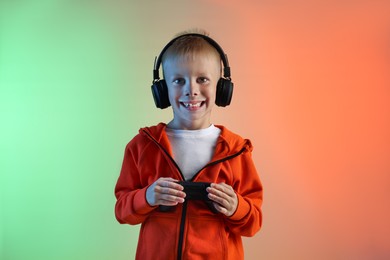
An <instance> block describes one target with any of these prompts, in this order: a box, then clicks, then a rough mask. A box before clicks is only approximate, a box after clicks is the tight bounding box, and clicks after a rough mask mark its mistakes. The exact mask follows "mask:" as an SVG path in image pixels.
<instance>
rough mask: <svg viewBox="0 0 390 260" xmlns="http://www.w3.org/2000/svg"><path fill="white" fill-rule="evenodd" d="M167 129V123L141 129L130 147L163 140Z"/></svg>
mask: <svg viewBox="0 0 390 260" xmlns="http://www.w3.org/2000/svg"><path fill="white" fill-rule="evenodd" d="M165 127H166V124H165V123H159V124H157V125H152V126H145V127H141V128H140V129H139V130H138V134H137V135H135V136H134V137H133V138H132V139H131V140H130V142H129V144H128V146H133V145H135V144H137V145H144V144H146V143H149V142H150V141H152V140H153V139H154V140H157V141H159V140H161V136H162V134H163V132H164V129H165Z"/></svg>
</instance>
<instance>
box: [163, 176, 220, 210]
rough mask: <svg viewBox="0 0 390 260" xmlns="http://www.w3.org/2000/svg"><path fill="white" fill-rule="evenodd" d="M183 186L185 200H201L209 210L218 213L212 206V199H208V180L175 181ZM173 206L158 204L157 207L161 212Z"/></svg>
mask: <svg viewBox="0 0 390 260" xmlns="http://www.w3.org/2000/svg"><path fill="white" fill-rule="evenodd" d="M177 183H178V184H180V185H181V186H183V187H184V190H183V192H184V193H185V194H186V197H185V199H186V200H202V201H204V202H205V203H206V205H207V206H208V207H209V209H210V210H211V212H213V213H218V210H217V209H216V208H215V207H214V205H213V201H212V200H210V199H209V197H208V196H207V195H208V192H207V191H206V189H207V187H210V183H209V182H191V181H179V182H177ZM174 207H175V206H164V205H160V206H159V209H160V211H162V212H169V211H171V210H172V209H173V208H174Z"/></svg>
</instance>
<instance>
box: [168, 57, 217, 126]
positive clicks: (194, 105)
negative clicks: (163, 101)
mask: <svg viewBox="0 0 390 260" xmlns="http://www.w3.org/2000/svg"><path fill="white" fill-rule="evenodd" d="M163 68H164V78H165V81H166V83H167V86H168V96H169V101H170V103H171V105H172V109H173V120H172V121H171V122H170V123H169V124H168V126H169V127H171V128H174V129H187V130H196V129H202V128H207V127H209V126H210V117H211V109H212V108H213V106H214V103H215V93H216V86H217V82H218V80H219V79H220V77H221V72H220V71H221V61H220V59H219V57H216V55H214V54H213V53H209V54H207V53H202V54H198V55H189V56H184V57H178V58H167V60H166V61H165V62H164V65H163Z"/></svg>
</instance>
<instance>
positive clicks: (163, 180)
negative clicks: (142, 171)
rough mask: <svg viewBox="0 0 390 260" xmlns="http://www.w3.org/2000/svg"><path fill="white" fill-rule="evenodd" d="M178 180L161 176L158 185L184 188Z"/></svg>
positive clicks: (178, 188)
mask: <svg viewBox="0 0 390 260" xmlns="http://www.w3.org/2000/svg"><path fill="white" fill-rule="evenodd" d="M177 182H178V180H175V179H173V178H160V179H159V180H158V181H157V185H158V186H161V187H168V188H172V189H176V190H183V189H184V188H183V186H181V185H180V184H178V183H177Z"/></svg>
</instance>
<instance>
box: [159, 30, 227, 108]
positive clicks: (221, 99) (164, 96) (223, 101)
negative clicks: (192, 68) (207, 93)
mask: <svg viewBox="0 0 390 260" xmlns="http://www.w3.org/2000/svg"><path fill="white" fill-rule="evenodd" d="M186 36H196V37H201V38H203V39H204V40H206V41H207V42H208V43H209V44H210V45H212V46H213V47H214V48H215V49H216V50H217V51H218V53H219V55H220V56H221V60H222V63H223V67H224V68H223V78H220V79H219V80H218V83H217V93H216V95H215V104H216V105H217V106H220V107H225V106H228V105H229V104H230V102H231V100H232V96H233V82H232V80H231V78H230V67H229V62H228V59H227V55H226V54H225V53H224V51H223V50H222V48H221V46H219V45H218V43H217V42H216V41H214V40H213V39H211V38H210V37H208V36H206V35H203V34H198V33H189V34H183V35H180V36H178V37H176V38H174V39H173V40H171V41H170V42H169V43H168V44H167V45H166V46H165V47H164V49H163V50H162V51H161V53H160V55H159V56H158V58H157V57H156V59H155V61H154V69H153V85H152V94H153V98H154V103H155V104H156V107H158V108H161V109H164V108H167V107H169V106H170V105H171V103H170V102H169V98H168V87H167V83H166V82H165V80H164V79H161V80H160V76H159V72H158V71H159V68H160V65H161V62H162V56H163V55H164V53H165V52H166V50H167V49H168V48H169V47H170V46H171V45H172V44H173V43H174V42H175V41H176V40H177V39H179V38H182V37H186Z"/></svg>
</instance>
